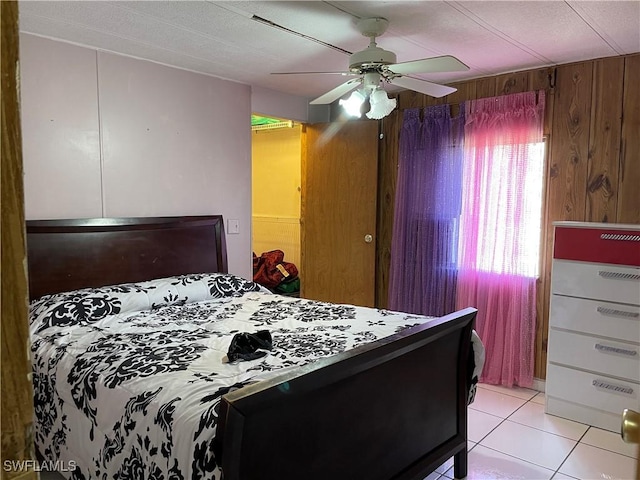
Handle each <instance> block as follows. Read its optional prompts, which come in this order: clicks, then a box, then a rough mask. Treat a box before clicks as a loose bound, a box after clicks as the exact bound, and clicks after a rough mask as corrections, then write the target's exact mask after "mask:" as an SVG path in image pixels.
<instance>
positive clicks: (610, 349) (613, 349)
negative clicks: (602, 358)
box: [595, 343, 638, 357]
mask: <svg viewBox="0 0 640 480" xmlns="http://www.w3.org/2000/svg"><path fill="white" fill-rule="evenodd" d="M595 347H596V350H598V351H600V352H607V353H619V354H620V355H628V356H629V357H635V356H636V355H638V352H637V351H636V350H627V349H626V348H620V347H612V346H610V345H603V344H601V343H596V345H595Z"/></svg>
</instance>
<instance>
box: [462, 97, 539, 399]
mask: <svg viewBox="0 0 640 480" xmlns="http://www.w3.org/2000/svg"><path fill="white" fill-rule="evenodd" d="M544 103H545V102H544V92H542V91H541V92H538V93H537V94H536V92H525V93H518V94H513V95H505V96H501V97H494V98H484V99H479V100H473V101H471V102H467V103H466V112H465V116H466V121H467V123H466V126H465V137H464V140H465V145H464V150H465V161H464V173H463V175H462V177H463V181H464V184H463V187H462V192H463V195H462V198H463V200H462V215H461V231H460V243H459V247H460V255H459V265H458V283H457V292H456V294H457V307H458V308H462V307H467V306H474V307H476V308H477V309H478V316H477V319H476V330H477V331H478V334H479V335H480V338H481V339H482V341H483V343H484V344H485V347H486V361H485V365H484V370H483V372H482V377H481V378H480V380H481V381H484V382H487V383H493V384H501V385H507V386H512V385H520V386H523V387H529V386H531V385H532V383H533V359H534V350H533V346H534V341H535V326H536V280H537V276H538V263H539V252H540V233H541V232H540V225H541V207H542V185H543V163H544V143H543V132H542V124H543V118H544Z"/></svg>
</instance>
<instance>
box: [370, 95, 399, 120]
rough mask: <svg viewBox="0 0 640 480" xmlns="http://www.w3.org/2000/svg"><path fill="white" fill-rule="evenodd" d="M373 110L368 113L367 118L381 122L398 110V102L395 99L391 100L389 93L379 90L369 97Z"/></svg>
mask: <svg viewBox="0 0 640 480" xmlns="http://www.w3.org/2000/svg"><path fill="white" fill-rule="evenodd" d="M369 101H370V102H371V109H370V110H369V112H367V114H366V115H367V118H370V119H372V120H379V119H381V118H384V117H386V116H387V115H389V114H390V113H391V112H392V111H393V109H394V108H396V105H397V101H396V99H395V98H389V97H388V96H387V92H386V91H384V90H383V89H381V88H379V89H377V90H375V91H374V92H373V93H372V94H371V96H370V97H369Z"/></svg>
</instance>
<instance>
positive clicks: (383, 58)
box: [349, 46, 396, 70]
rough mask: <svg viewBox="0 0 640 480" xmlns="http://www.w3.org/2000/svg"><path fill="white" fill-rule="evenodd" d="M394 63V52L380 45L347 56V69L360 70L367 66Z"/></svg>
mask: <svg viewBox="0 0 640 480" xmlns="http://www.w3.org/2000/svg"><path fill="white" fill-rule="evenodd" d="M392 63H396V54H395V53H393V52H390V51H389V50H385V49H383V48H380V47H371V46H370V47H368V48H366V49H364V50H362V51H360V52H356V53H354V54H352V55H351V56H350V57H349V69H351V70H361V69H366V68H367V67H377V66H380V65H391V64H392Z"/></svg>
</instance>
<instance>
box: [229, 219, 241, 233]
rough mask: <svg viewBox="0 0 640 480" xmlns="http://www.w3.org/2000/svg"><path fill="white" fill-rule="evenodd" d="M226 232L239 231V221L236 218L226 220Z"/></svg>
mask: <svg viewBox="0 0 640 480" xmlns="http://www.w3.org/2000/svg"><path fill="white" fill-rule="evenodd" d="M227 233H228V234H235V233H240V222H238V219H237V218H230V219H229V220H227Z"/></svg>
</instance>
